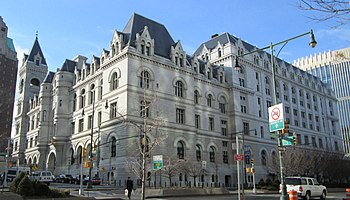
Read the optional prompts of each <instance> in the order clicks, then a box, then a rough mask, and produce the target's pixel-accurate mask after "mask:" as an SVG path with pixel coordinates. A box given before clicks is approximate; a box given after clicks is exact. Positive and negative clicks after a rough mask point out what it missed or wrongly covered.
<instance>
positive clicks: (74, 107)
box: [73, 94, 77, 111]
mask: <svg viewBox="0 0 350 200" xmlns="http://www.w3.org/2000/svg"><path fill="white" fill-rule="evenodd" d="M76 108H77V94H74V97H73V111H75V109H76Z"/></svg>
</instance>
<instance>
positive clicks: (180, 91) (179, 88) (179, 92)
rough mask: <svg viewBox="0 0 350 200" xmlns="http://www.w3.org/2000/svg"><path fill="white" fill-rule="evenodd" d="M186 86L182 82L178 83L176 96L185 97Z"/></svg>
mask: <svg viewBox="0 0 350 200" xmlns="http://www.w3.org/2000/svg"><path fill="white" fill-rule="evenodd" d="M183 90H184V84H183V83H182V82H181V81H176V83H175V95H176V96H178V97H183Z"/></svg>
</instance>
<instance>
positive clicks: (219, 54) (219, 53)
mask: <svg viewBox="0 0 350 200" xmlns="http://www.w3.org/2000/svg"><path fill="white" fill-rule="evenodd" d="M218 57H219V58H220V57H221V49H218Z"/></svg>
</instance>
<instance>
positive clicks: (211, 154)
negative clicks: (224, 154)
mask: <svg viewBox="0 0 350 200" xmlns="http://www.w3.org/2000/svg"><path fill="white" fill-rule="evenodd" d="M209 160H210V162H215V147H213V146H211V147H210V149H209Z"/></svg>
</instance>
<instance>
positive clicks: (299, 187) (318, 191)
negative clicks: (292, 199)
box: [286, 177, 327, 200]
mask: <svg viewBox="0 0 350 200" xmlns="http://www.w3.org/2000/svg"><path fill="white" fill-rule="evenodd" d="M286 186H287V192H288V193H289V192H290V191H292V190H294V191H297V192H298V197H302V198H303V199H306V200H309V199H310V198H311V197H319V198H320V199H326V195H327V188H326V186H323V185H321V184H319V183H318V182H317V180H316V179H314V178H309V177H287V178H286Z"/></svg>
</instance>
